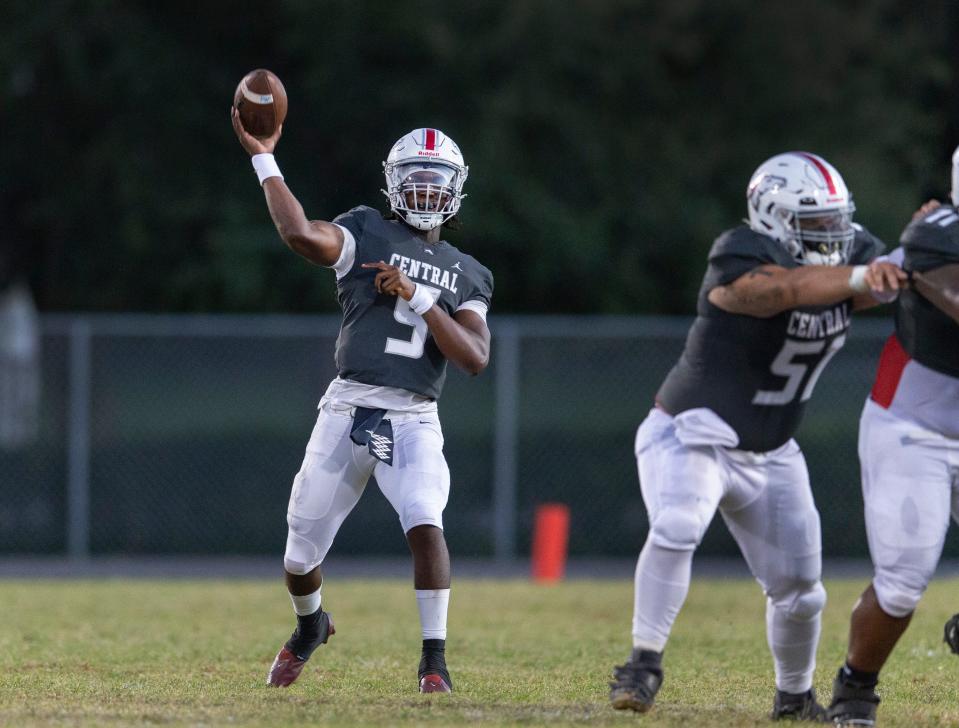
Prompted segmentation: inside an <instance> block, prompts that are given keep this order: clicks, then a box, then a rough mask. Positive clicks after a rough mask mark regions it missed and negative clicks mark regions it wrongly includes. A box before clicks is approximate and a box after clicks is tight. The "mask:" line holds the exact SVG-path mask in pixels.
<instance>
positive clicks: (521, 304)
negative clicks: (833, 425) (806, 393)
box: [0, 0, 959, 313]
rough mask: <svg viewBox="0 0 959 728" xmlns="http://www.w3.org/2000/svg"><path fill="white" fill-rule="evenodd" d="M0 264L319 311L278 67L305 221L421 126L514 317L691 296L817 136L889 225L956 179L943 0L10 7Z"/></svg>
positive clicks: (202, 298)
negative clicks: (747, 216) (433, 142)
mask: <svg viewBox="0 0 959 728" xmlns="http://www.w3.org/2000/svg"><path fill="white" fill-rule="evenodd" d="M3 14H4V22H3V23H0V94H2V96H0V119H2V121H3V132H4V141H3V144H2V146H0V195H2V197H0V211H2V213H3V223H4V224H3V232H2V235H0V237H2V240H3V247H2V248H0V251H2V255H0V277H2V276H6V277H11V276H13V275H14V274H16V273H18V272H19V273H21V274H25V275H27V276H29V279H30V281H31V283H32V285H33V289H34V292H35V294H36V297H37V299H38V301H39V303H40V306H41V308H42V309H45V310H63V309H83V310H128V309H129V310H141V311H197V310H204V311H281V310H289V311H327V310H333V309H334V308H335V300H334V298H333V296H332V289H333V284H332V276H330V275H327V274H324V273H322V272H319V271H317V270H315V269H313V268H311V267H310V266H309V265H308V264H307V263H305V262H303V261H301V260H299V259H297V258H296V256H294V255H293V254H292V253H290V252H289V251H288V250H286V249H285V248H284V247H283V245H282V243H281V242H280V241H279V239H278V238H277V236H276V234H275V232H274V231H273V229H272V225H271V223H270V221H269V217H268V215H267V212H266V208H265V205H264V204H263V201H262V196H261V193H260V192H259V190H258V188H257V185H256V180H255V177H254V175H253V172H252V170H251V168H250V165H249V163H248V162H247V160H246V159H245V158H244V155H243V152H242V150H241V149H240V148H239V146H238V145H237V144H236V142H235V140H234V138H233V136H232V130H231V128H230V124H229V118H228V107H229V103H230V99H231V98H232V93H233V89H234V87H235V85H236V83H237V81H238V80H239V78H240V77H241V76H242V75H243V73H244V72H246V71H247V70H250V69H251V68H255V67H259V66H265V67H269V68H271V69H273V70H274V71H276V72H277V73H278V74H279V75H280V77H281V78H282V79H283V80H284V82H285V84H286V88H287V91H288V93H289V97H290V113H289V117H288V119H287V123H286V126H285V129H284V137H283V139H282V141H281V143H280V146H279V149H278V153H277V157H278V160H279V162H280V165H281V167H282V169H283V171H284V174H285V175H286V179H287V181H288V182H289V183H290V185H291V187H292V188H293V190H294V192H295V193H297V195H298V196H299V197H300V199H301V201H302V202H303V203H304V206H305V208H306V209H307V212H308V214H310V215H311V216H314V217H319V218H326V219H329V218H331V217H332V216H334V215H336V214H337V213H338V212H341V211H343V210H346V209H348V208H349V207H352V206H353V205H356V204H360V203H366V204H375V205H381V206H382V203H383V202H384V199H383V197H382V195H380V193H379V189H380V187H381V186H382V181H383V180H382V174H381V167H380V162H381V161H382V159H383V158H384V156H385V154H386V152H387V150H388V149H389V147H390V145H391V144H392V142H393V141H394V140H395V139H396V138H397V137H399V136H400V135H401V134H402V133H404V132H406V131H408V130H409V129H411V128H414V127H416V126H424V125H429V126H436V127H439V128H441V129H443V130H444V131H446V132H447V133H449V134H450V135H451V136H453V138H455V139H456V140H457V141H458V142H459V144H460V146H461V147H462V149H463V151H464V153H465V155H466V158H467V162H468V163H469V164H470V179H469V181H468V183H467V192H468V193H469V198H468V199H467V200H466V203H465V205H464V208H463V214H462V217H463V221H464V227H463V229H462V231H460V232H459V233H455V234H453V235H452V236H451V240H452V241H453V242H454V243H456V244H458V245H461V246H462V247H464V248H466V249H468V250H469V251H471V252H473V253H474V254H475V255H476V256H477V257H478V258H480V259H481V260H482V261H483V262H484V263H486V264H487V265H488V266H489V267H490V268H491V269H492V270H493V271H494V273H495V275H496V280H497V291H496V300H495V305H496V308H497V309H498V310H500V311H550V312H560V311H562V312H663V313H676V312H684V313H686V312H689V311H690V306H691V303H692V300H693V299H692V294H693V292H694V291H695V289H696V287H697V286H698V284H699V279H700V277H701V273H702V267H703V257H704V254H705V252H706V250H707V249H708V247H709V245H710V243H711V241H712V239H713V238H714V237H715V235H716V234H717V233H718V232H719V231H720V230H722V229H723V228H725V227H728V226H730V225H733V224H735V223H736V222H737V221H738V220H739V219H740V218H741V217H742V216H743V214H744V207H743V204H744V193H745V186H746V182H747V178H748V176H749V174H750V173H751V172H752V170H753V169H754V168H755V167H756V166H757V165H758V164H759V162H761V161H762V160H763V159H765V158H766V157H768V156H771V155H772V154H774V153H777V152H779V151H784V150H788V149H795V148H802V149H808V150H812V151H815V152H818V153H820V154H822V155H823V156H825V157H826V158H827V159H829V160H830V161H832V162H833V163H834V164H835V165H836V166H837V167H838V168H839V169H840V171H842V173H843V174H844V176H845V178H846V181H847V183H848V184H849V185H850V187H851V188H852V190H853V193H854V196H855V199H856V202H857V206H858V210H859V211H858V213H857V217H858V219H859V220H860V221H862V222H864V223H865V224H866V225H867V226H869V227H870V228H871V229H873V231H874V232H876V233H878V234H879V235H880V236H882V237H884V238H885V239H886V240H887V241H888V242H894V241H895V237H896V235H897V234H898V232H899V230H900V229H901V227H902V225H903V224H904V222H905V221H906V219H907V218H908V215H909V213H910V211H911V210H912V209H914V208H915V206H916V205H917V204H918V203H919V202H920V201H921V200H922V199H923V198H924V197H926V196H928V195H933V194H934V195H939V196H942V195H944V194H946V193H947V192H948V158H949V154H950V153H951V151H952V148H953V147H954V146H955V144H956V143H957V141H959V124H957V113H959V84H957V80H956V73H955V68H956V64H957V62H959V56H957V54H959V51H957V50H956V49H957V48H959V32H957V23H959V12H957V7H956V3H954V2H951V1H950V0H923V1H920V2H907V1H906V0H868V1H867V0H862V1H860V2H854V1H852V0H849V1H846V2H835V1H834V0H810V1H809V2H806V3H756V2H747V1H746V0H730V1H729V2H723V3H717V2H712V1H711V0H671V1H670V2H668V3H666V2H662V3H661V2H653V0H648V1H628V0H617V1H613V0H605V1H603V0H568V1H566V2H553V1H551V0H513V1H511V2H506V1H504V2H490V1H482V0H481V1H474V2H469V3H465V2H464V3H448V2H446V3H444V2H418V1H416V0H411V1H410V2H405V3H393V2H386V1H383V2H358V1H357V0H329V1H326V2H307V1H305V0H300V1H295V0H287V1H286V2H277V3H271V4H266V3H262V4H254V5H253V6H251V7H250V8H243V7H242V6H241V5H238V4H236V3H225V2H202V1H201V2H193V3H183V2H168V3H150V2H144V1H142V0H141V1H134V0H128V1H125V2H119V1H118V0H87V1H86V2H83V1H80V0H72V1H71V0H49V1H48V2H43V3H36V2H29V3H28V2H25V1H24V0H11V2H7V3H4V9H3Z"/></svg>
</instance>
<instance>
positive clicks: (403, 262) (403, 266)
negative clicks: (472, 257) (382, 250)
mask: <svg viewBox="0 0 959 728" xmlns="http://www.w3.org/2000/svg"><path fill="white" fill-rule="evenodd" d="M390 265H395V266H396V267H397V268H399V269H400V270H401V271H403V272H404V273H406V275H408V276H409V277H410V279H411V280H416V279H417V278H419V279H420V280H422V281H423V282H424V283H431V284H433V285H434V286H439V287H440V288H445V289H446V290H447V291H451V292H452V293H459V291H458V290H456V279H457V278H459V277H460V274H459V273H452V274H451V273H450V272H449V271H448V270H443V269H442V268H440V267H438V266H435V265H433V264H432V263H424V262H423V261H421V260H414V259H413V258H407V257H406V256H405V255H400V254H399V253H393V255H391V256H390Z"/></svg>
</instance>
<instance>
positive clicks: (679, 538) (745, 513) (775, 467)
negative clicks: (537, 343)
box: [633, 409, 826, 693]
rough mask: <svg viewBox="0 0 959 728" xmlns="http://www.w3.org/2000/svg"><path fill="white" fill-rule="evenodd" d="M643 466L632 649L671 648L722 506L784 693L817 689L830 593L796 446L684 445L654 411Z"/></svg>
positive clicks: (645, 430) (640, 440)
mask: <svg viewBox="0 0 959 728" xmlns="http://www.w3.org/2000/svg"><path fill="white" fill-rule="evenodd" d="M708 414H709V415H710V416H712V417H715V414H714V413H711V412H709V413H708ZM727 427H728V426H727ZM636 458H637V461H638V464H639V478H640V484H641V487H642V492H643V500H644V501H645V503H646V510H647V513H648V514H649V523H650V529H649V535H648V537H647V539H646V544H645V546H644V547H643V550H642V552H641V553H640V556H639V561H638V562H637V565H636V579H635V589H636V591H635V602H634V612H633V646H634V647H640V648H643V649H650V650H655V651H662V650H663V648H664V647H665V645H666V641H667V639H668V638H669V633H670V630H671V628H672V625H673V622H674V620H675V619H676V615H677V614H678V613H679V610H680V608H681V607H682V605H683V602H684V601H685V599H686V593H687V591H688V589H689V581H690V570H691V566H692V557H693V552H694V551H695V549H696V547H697V546H698V545H699V543H700V541H701V540H702V537H703V534H705V532H706V528H707V526H709V523H710V521H712V519H713V515H714V514H715V512H716V509H717V508H718V509H719V511H720V513H721V514H722V516H723V520H724V521H725V522H726V525H727V526H728V528H729V530H730V532H731V533H732V535H733V538H735V540H736V543H737V544H738V545H739V548H740V550H741V551H742V553H743V556H744V557H745V559H746V563H747V564H748V565H749V568H750V570H751V571H752V573H753V575H754V576H755V577H756V580H757V581H758V582H759V584H760V585H761V586H762V589H763V592H764V593H765V595H766V597H767V603H766V636H767V640H768V642H769V647H770V650H771V651H772V654H773V661H774V664H775V671H776V687H777V688H778V689H780V690H784V691H786V692H790V693H801V692H805V691H806V690H808V689H809V688H810V687H811V686H812V677H813V671H814V670H815V666H816V645H817V643H818V641H819V630H820V615H821V612H822V609H823V607H824V606H825V602H826V592H825V590H824V589H823V587H822V583H821V581H820V577H821V571H822V547H821V538H820V526H819V513H818V511H817V510H816V507H815V505H814V503H813V498H812V491H811V490H810V487H809V475H808V473H807V471H806V463H805V460H804V459H803V456H802V453H801V452H800V450H799V446H798V445H797V444H796V442H795V441H793V440H790V441H789V442H788V443H786V444H785V445H783V446H782V447H780V448H778V449H777V450H774V451H771V452H768V453H762V454H758V453H749V452H745V451H742V450H733V449H729V448H726V447H721V446H718V445H684V444H683V443H682V442H680V440H679V437H677V433H676V427H675V426H674V422H673V418H672V417H671V416H670V415H668V414H666V413H665V412H663V411H662V410H659V409H654V410H652V411H651V412H650V414H649V416H648V417H647V418H646V419H645V420H644V421H643V423H642V425H640V427H639V431H638V432H637V434H636Z"/></svg>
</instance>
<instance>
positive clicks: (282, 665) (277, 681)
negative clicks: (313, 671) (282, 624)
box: [266, 609, 336, 688]
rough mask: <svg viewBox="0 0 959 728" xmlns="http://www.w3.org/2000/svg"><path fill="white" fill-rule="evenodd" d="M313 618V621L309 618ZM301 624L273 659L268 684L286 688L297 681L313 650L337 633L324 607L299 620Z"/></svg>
mask: <svg viewBox="0 0 959 728" xmlns="http://www.w3.org/2000/svg"><path fill="white" fill-rule="evenodd" d="M310 618H312V623H309V622H308V621H307V620H309V619H310ZM297 622H299V624H298V625H297V627H296V629H295V630H294V631H293V634H292V635H290V639H288V640H287V641H286V644H285V645H283V647H281V648H280V651H279V652H278V653H277V654H276V657H275V658H274V659H273V664H272V665H271V666H270V672H269V674H268V675H267V677H266V682H267V684H268V685H273V686H274V687H278V688H285V687H287V686H288V685H292V684H293V683H294V682H296V679H297V678H298V677H299V676H300V673H301V672H302V671H303V666H304V665H305V664H306V661H307V660H309V659H310V655H312V654H313V651H314V650H315V649H316V648H317V647H319V646H320V645H322V644H325V643H326V642H327V640H329V639H330V635H333V634H336V630H335V629H334V628H333V620H332V619H330V615H329V613H328V612H324V611H323V610H322V609H321V610H319V612H317V613H316V614H315V616H314V615H310V617H307V618H300V619H298V620H297ZM301 627H303V629H301Z"/></svg>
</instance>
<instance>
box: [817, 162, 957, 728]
mask: <svg viewBox="0 0 959 728" xmlns="http://www.w3.org/2000/svg"><path fill="white" fill-rule="evenodd" d="M957 205H959V149H957V150H956V152H955V154H954V155H953V188H952V205H939V203H938V202H935V201H932V202H930V203H927V204H926V205H924V206H923V207H922V209H920V211H919V212H918V213H917V214H916V215H915V217H914V218H913V220H912V222H910V223H909V224H908V225H907V226H906V229H905V230H903V233H902V236H901V238H900V242H901V247H899V248H897V249H896V250H895V251H893V252H892V253H891V254H890V258H891V259H894V260H895V259H898V260H900V261H902V267H903V268H904V269H905V270H906V271H908V272H909V273H910V284H909V286H908V288H907V289H905V290H903V291H902V292H901V293H900V295H899V297H898V300H897V301H896V330H895V333H893V334H892V335H891V336H890V337H889V339H888V340H887V341H886V345H885V347H884V348H883V351H882V355H881V356H880V359H879V367H878V371H877V372H876V381H875V384H874V385H873V388H872V392H871V393H870V395H869V397H868V398H867V400H866V404H865V406H864V407H863V412H862V418H861V419H860V421H859V460H860V465H861V470H862V494H863V501H864V504H865V520H866V534H867V536H868V538H869V553H870V556H871V557H872V562H873V565H874V568H875V574H874V576H873V579H872V582H871V583H870V584H869V586H867V587H866V589H865V591H863V593H862V596H860V597H859V600H858V601H857V602H856V604H855V606H854V607H853V611H852V617H851V619H850V625H849V647H848V650H847V652H846V662H845V664H844V665H843V666H842V667H841V668H840V669H839V672H838V674H837V675H836V679H835V681H834V683H833V699H832V704H831V705H830V706H829V718H830V720H832V721H833V722H835V723H836V724H838V725H874V724H875V720H876V713H877V708H878V705H879V695H877V694H876V686H877V685H878V684H879V672H880V670H882V668H883V666H884V665H885V664H886V660H887V659H888V658H889V655H890V654H891V653H892V650H893V648H894V647H895V645H896V642H897V641H898V640H899V638H900V637H901V636H902V634H903V633H904V632H905V631H906V628H907V627H908V626H909V621H910V620H911V619H912V614H913V611H914V610H915V609H916V606H917V605H918V604H919V600H920V599H921V598H922V595H923V593H924V592H925V590H926V587H927V586H928V585H929V580H930V579H931V578H932V576H933V574H934V573H935V570H936V566H937V564H938V563H939V557H940V555H941V554H942V549H943V545H944V543H945V539H946V532H947V530H948V528H949V516H950V512H951V515H952V518H953V520H956V521H957V522H959V209H957ZM957 625H959V615H957V617H953V619H952V620H950V622H949V623H947V625H946V641H947V642H949V645H950V647H951V648H952V649H953V650H954V651H959V637H957V631H956V630H957Z"/></svg>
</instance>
